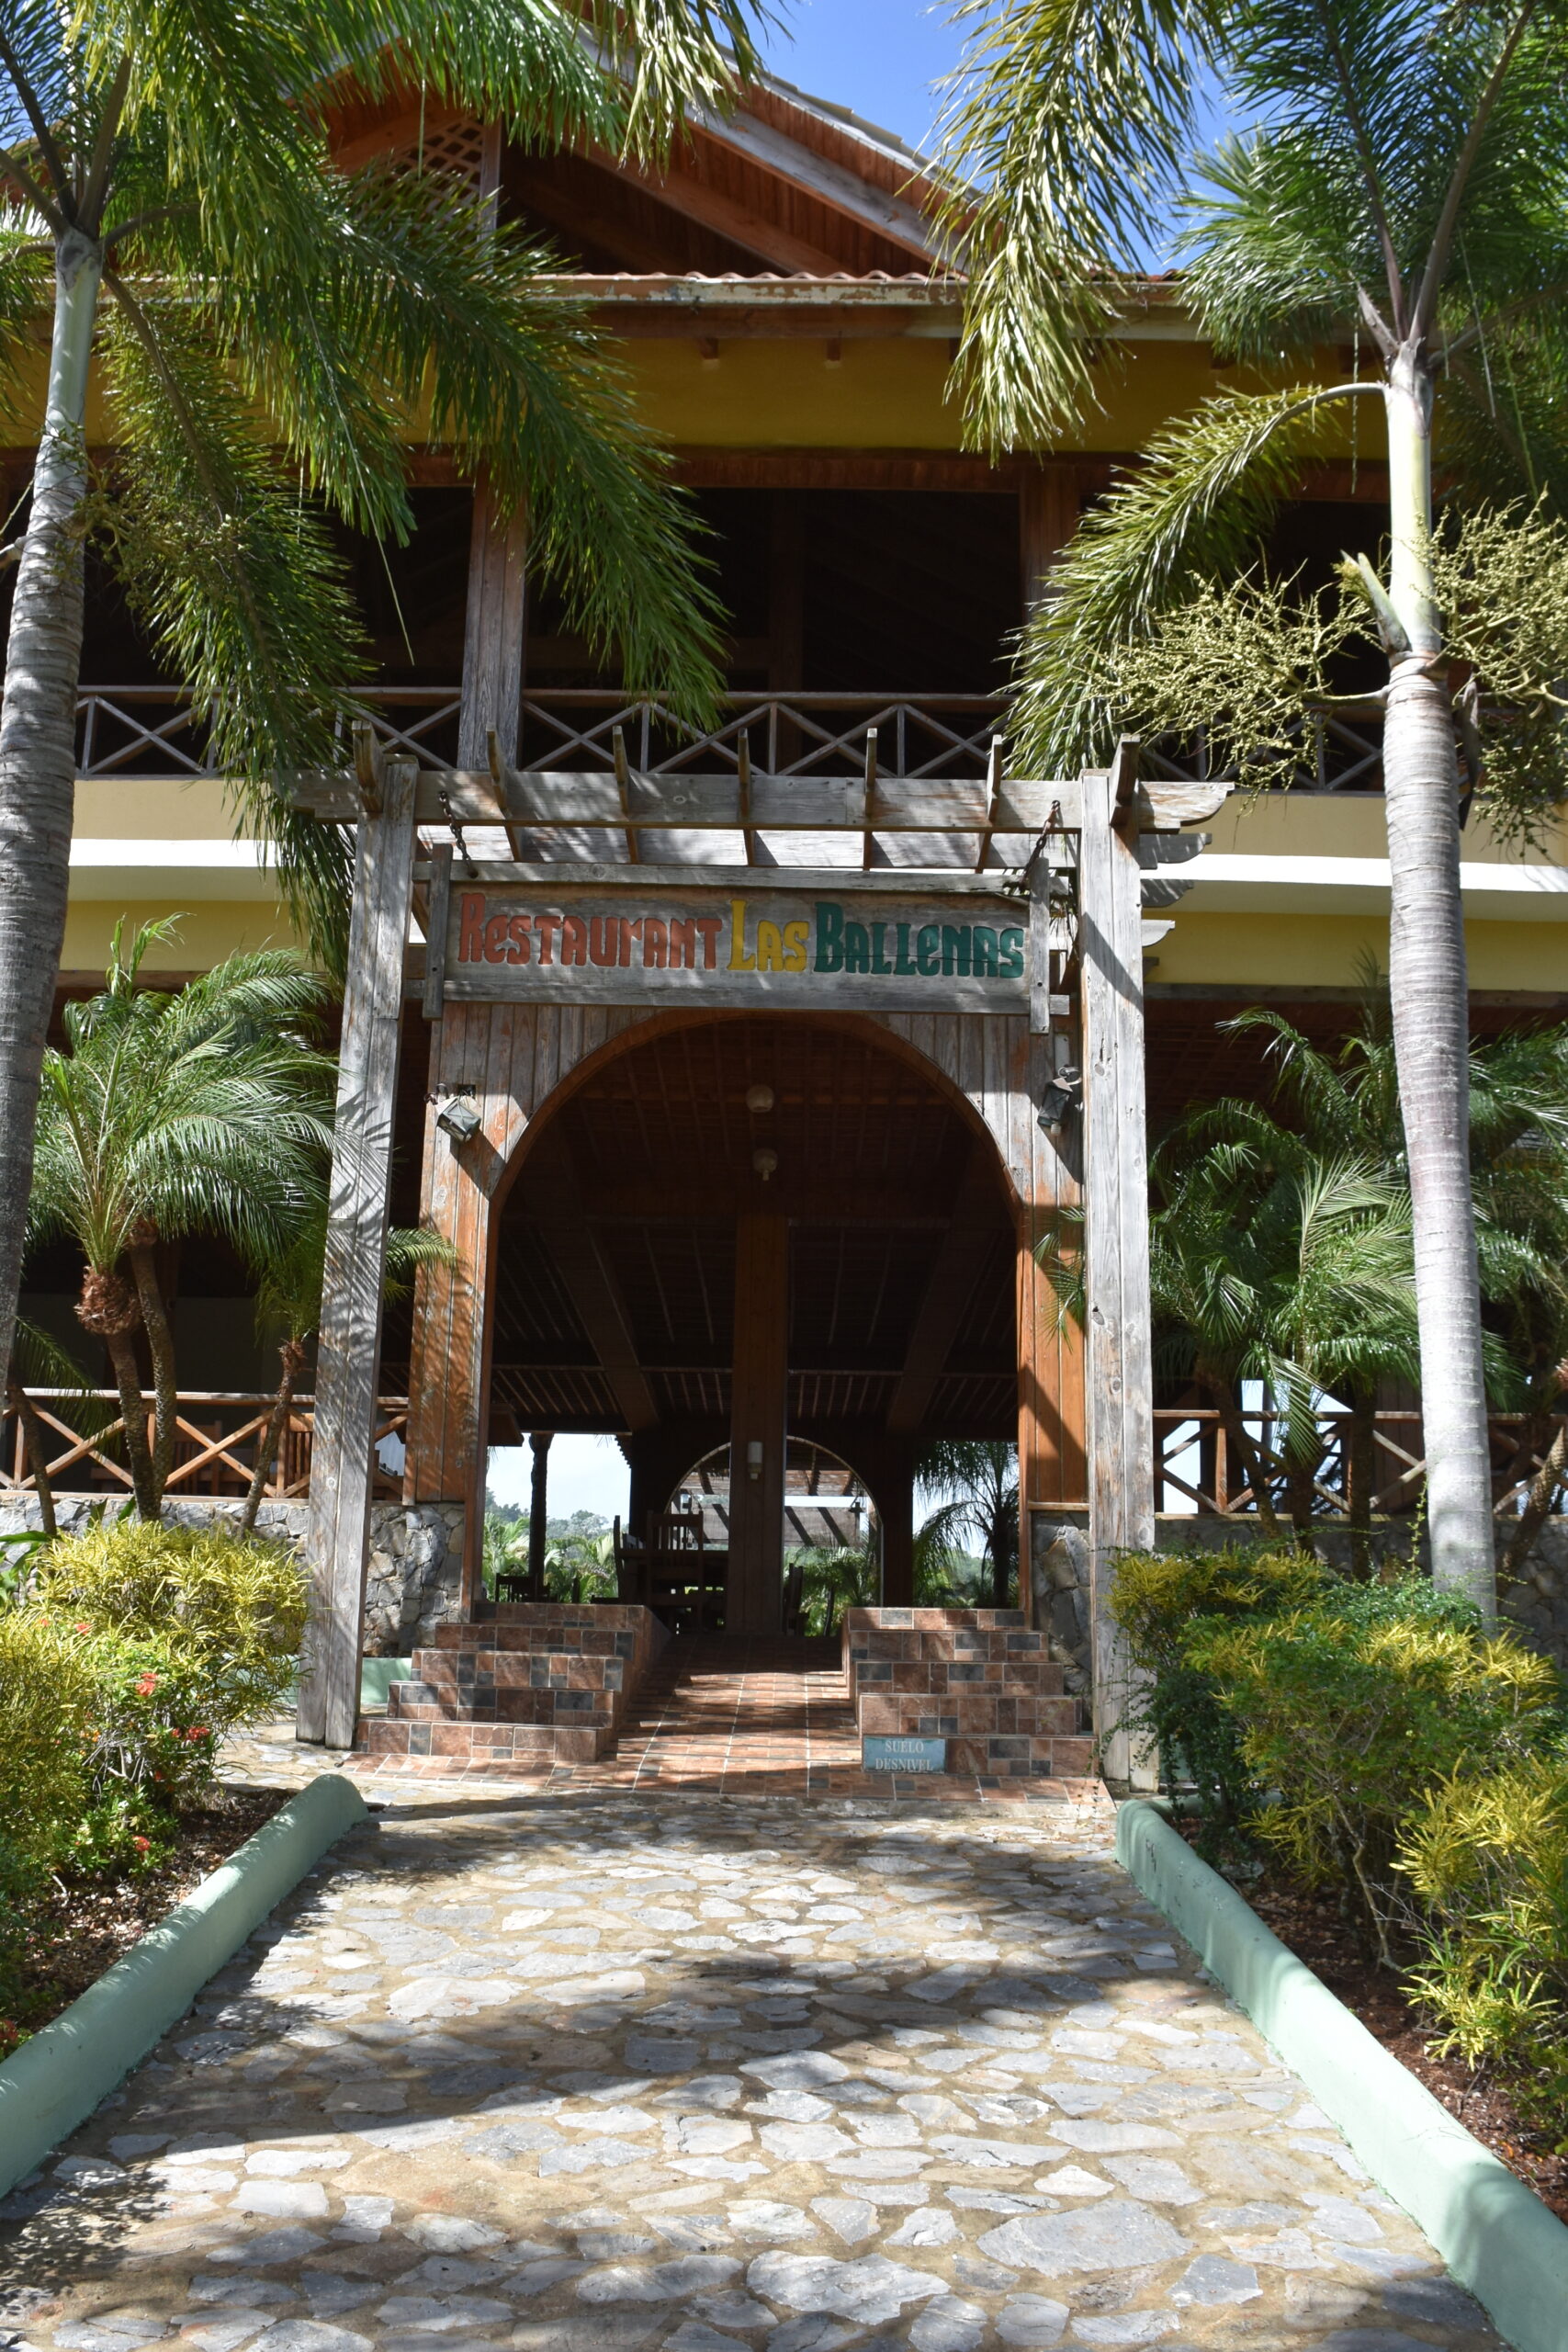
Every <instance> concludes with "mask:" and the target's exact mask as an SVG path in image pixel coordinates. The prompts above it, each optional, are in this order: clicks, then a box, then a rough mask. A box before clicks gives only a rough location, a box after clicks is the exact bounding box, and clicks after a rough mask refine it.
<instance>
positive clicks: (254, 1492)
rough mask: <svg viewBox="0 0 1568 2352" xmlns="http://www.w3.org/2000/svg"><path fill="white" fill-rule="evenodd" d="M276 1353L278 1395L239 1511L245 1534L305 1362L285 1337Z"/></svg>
mask: <svg viewBox="0 0 1568 2352" xmlns="http://www.w3.org/2000/svg"><path fill="white" fill-rule="evenodd" d="M277 1353H278V1358H279V1361H280V1363H281V1365H282V1374H281V1377H280V1378H279V1380H278V1384H277V1397H276V1402H275V1403H274V1405H273V1408H272V1412H271V1415H270V1417H269V1419H268V1420H267V1425H266V1427H265V1430H263V1431H262V1441H261V1444H260V1445H259V1446H258V1448H257V1449H256V1466H255V1469H254V1472H253V1473H252V1476H251V1484H250V1491H249V1492H248V1494H247V1495H246V1497H245V1507H244V1509H243V1511H242V1512H241V1513H240V1525H241V1526H242V1527H243V1529H244V1531H245V1532H246V1534H247V1535H248V1534H249V1533H250V1532H251V1530H252V1528H253V1527H254V1525H255V1523H256V1513H257V1511H258V1510H260V1509H261V1499H262V1497H263V1496H264V1495H265V1492H266V1482H267V1477H268V1476H269V1474H270V1472H271V1469H272V1465H273V1464H274V1462H276V1459H277V1449H278V1447H279V1446H280V1445H281V1444H282V1442H283V1432H284V1430H286V1429H287V1428H288V1415H289V1411H290V1408H292V1406H293V1403H294V1384H295V1382H296V1381H297V1380H298V1379H299V1374H300V1371H301V1368H302V1367H303V1365H304V1362H305V1351H304V1349H303V1348H302V1347H301V1345H300V1343H299V1340H285V1341H284V1342H283V1345H282V1346H281V1347H280V1348H279V1350H278V1351H277Z"/></svg>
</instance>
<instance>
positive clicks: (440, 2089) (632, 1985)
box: [0, 1782, 1498, 2352]
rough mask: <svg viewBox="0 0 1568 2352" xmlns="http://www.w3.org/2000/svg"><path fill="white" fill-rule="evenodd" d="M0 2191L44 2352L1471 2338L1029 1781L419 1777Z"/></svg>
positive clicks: (1190, 1968)
mask: <svg viewBox="0 0 1568 2352" xmlns="http://www.w3.org/2000/svg"><path fill="white" fill-rule="evenodd" d="M1075 1820H1077V1821H1079V1822H1080V1823H1081V1824H1082V1825H1083V1826H1080V1827H1079V1828H1078V1829H1077V1833H1076V1834H1075V1833H1074V1831H1073V1827H1072V1825H1073V1823H1074V1821H1075ZM0 2215H3V2216H4V2221H3V2228H0V2273H3V2275H4V2278H5V2279H6V2289H5V2290H4V2294H3V2295H0V2312H3V2313H4V2315H5V2318H6V2326H5V2327H0V2344H3V2343H4V2342H5V2339H6V2330H7V2328H8V2329H9V2330H11V2331H14V2334H13V2335H12V2342H13V2343H14V2344H18V2345H25V2346H37V2347H39V2352H141V2347H142V2346H150V2345H153V2344H156V2343H160V2342H164V2341H168V2342H169V2343H171V2344H175V2343H176V2342H180V2341H183V2342H185V2343H188V2344H189V2345H191V2346H193V2347H195V2352H372V2347H375V2352H437V2347H439V2346H443V2345H450V2346H452V2347H453V2352H492V2347H493V2352H502V2347H507V2352H638V2347H642V2346H648V2347H649V2352H656V2347H657V2348H658V2352H839V2347H840V2346H843V2347H852V2352H894V2347H902V2346H910V2347H913V2352H982V2347H990V2346H998V2347H1001V2346H1007V2347H1021V2346H1045V2347H1050V2346H1063V2347H1064V2352H1066V2347H1068V2346H1072V2347H1078V2346H1083V2347H1095V2346H1137V2345H1144V2344H1156V2343H1157V2344H1159V2345H1160V2346H1162V2347H1164V2352H1211V2347H1213V2352H1285V2347H1288V2346H1295V2347H1305V2352H1426V2348H1427V2347H1433V2346H1441V2347H1443V2352H1483V2347H1487V2346H1495V2345H1496V2343H1497V2340H1498V2339H1497V2338H1496V2337H1495V2335H1494V2334H1493V2332H1492V2331H1491V2330H1490V2328H1489V2327H1488V2326H1487V2325H1486V2324H1485V2322H1484V2320H1483V2317H1482V2314H1481V2313H1480V2312H1479V2311H1478V2310H1477V2309H1476V2308H1475V2306H1474V2305H1473V2304H1472V2303H1471V2302H1470V2301H1468V2299H1467V2298H1466V2297H1465V2296H1463V2295H1462V2294H1461V2293H1460V2292H1459V2290H1457V2289H1456V2288H1455V2287H1453V2286H1452V2284H1451V2283H1450V2282H1448V2281H1446V2280H1445V2279H1444V2278H1443V2276H1442V2273H1441V2267H1440V2265H1439V2264H1438V2262H1437V2260H1436V2259H1435V2257H1434V2256H1433V2255H1432V2252H1431V2250H1430V2248H1429V2247H1428V2246H1427V2245H1425V2243H1424V2242H1423V2240H1422V2239H1421V2237H1420V2235H1419V2233H1417V2232H1416V2230H1415V2228H1414V2227H1413V2226H1412V2225H1411V2223H1410V2222H1408V2221H1407V2220H1406V2219H1405V2218H1404V2215H1403V2214H1402V2213H1401V2212H1400V2211H1398V2209H1397V2208H1396V2207H1394V2206H1393V2204H1392V2203H1391V2202H1390V2201H1389V2200H1388V2199H1386V2198H1384V2197H1383V2196H1382V2195H1381V2194H1380V2193H1379V2192H1378V2191H1377V2190H1375V2189H1374V2188H1371V2186H1370V2185H1369V2183H1368V2181H1367V2178H1366V2176H1365V2174H1364V2173H1363V2171H1362V2169H1361V2167H1360V2166H1359V2164H1358V2163H1357V2162H1356V2160H1355V2159H1354V2158H1353V2157H1352V2156H1351V2155H1350V2154H1349V2153H1348V2150H1347V2149H1346V2147H1345V2146H1344V2144H1343V2143H1342V2142H1341V2141H1340V2139H1339V2138H1338V2136H1337V2133H1336V2132H1335V2131H1332V2130H1331V2129H1330V2128H1329V2127H1328V2126H1327V2125H1326V2123H1325V2120H1324V2119H1323V2117H1322V2116H1321V2115H1320V2114H1318V2113H1317V2112H1316V2111H1315V2110H1314V2109H1313V2107H1312V2106H1311V2105H1310V2103H1309V2102H1308V2101H1307V2099H1306V2098H1305V2097H1304V2094H1303V2089H1302V2086H1301V2085H1300V2084H1299V2083H1298V2082H1296V2081H1294V2080H1293V2079H1292V2077H1291V2076H1290V2075H1287V2074H1286V2073H1284V2072H1283V2071H1281V2069H1280V2068H1279V2067H1278V2066H1277V2065H1275V2064H1273V2063H1272V2061H1271V2060H1270V2058H1269V2052H1268V2051H1267V2049H1266V2048H1265V2047H1264V2045H1263V2044H1262V2042H1261V2041H1259V2039H1258V2036H1257V2035H1256V2034H1255V2033H1254V2032H1253V2031H1252V2030H1251V2029H1250V2028H1249V2027H1248V2026H1247V2023H1246V2021H1245V2020H1244V2019H1243V2018H1241V2017H1240V2016H1239V2015H1238V2013H1237V2012H1236V2011H1235V2010H1234V2009H1233V2008H1231V2007H1229V2006H1228V2005H1227V2004H1226V2003H1225V2002H1224V2000H1223V1999H1222V1998H1220V1997H1218V1996H1216V1994H1215V1993H1214V1991H1213V1988H1212V1987H1211V1986H1209V1985H1206V1984H1205V1983H1204V1982H1203V1981H1202V1980H1201V1976H1200V1975H1199V1973H1198V1972H1197V1970H1196V1967H1195V1965H1194V1963H1193V1962H1192V1961H1191V1958H1190V1955H1189V1954H1186V1953H1184V1952H1181V1951H1176V1950H1174V1949H1173V1947H1172V1943H1171V1941H1170V1939H1169V1936H1168V1931H1167V1928H1166V1927H1165V1923H1164V1922H1163V1921H1162V1920H1161V1919H1160V1918H1159V1917H1158V1916H1157V1915H1156V1914H1155V1913H1154V1912H1152V1911H1151V1910H1150V1909H1149V1908H1148V1907H1147V1906H1146V1905H1144V1904H1143V1903H1142V1901H1141V1900H1140V1899H1139V1898H1138V1896H1137V1895H1136V1894H1135V1892H1134V1890H1133V1889H1132V1887H1131V1886H1130V1884H1129V1883H1128V1882H1127V1881H1126V1879H1125V1878H1124V1877H1123V1876H1122V1873H1121V1872H1120V1871H1119V1870H1118V1869H1117V1867H1116V1865H1115V1863H1114V1862H1113V1860H1111V1857H1110V1853H1109V1849H1108V1843H1107V1838H1106V1831H1105V1826H1104V1822H1103V1818H1102V1817H1101V1818H1100V1820H1099V1821H1098V1822H1097V1821H1096V1819H1095V1817H1094V1816H1093V1815H1078V1814H1077V1812H1076V1811H1075V1810H1074V1809H1073V1808H1068V1807H1053V1806H1049V1805H1040V1806H1034V1805H1030V1806H1018V1807H1014V1806H1005V1807H1004V1806H993V1805H984V1806H980V1805H955V1804H952V1803H948V1804H940V1805H937V1804H933V1805H931V1806H929V1807H928V1809H927V1810H925V1811H924V1812H919V1811H916V1810H908V1809H899V1810H895V1811H891V1812H890V1811H888V1810H887V1809H886V1805H885V1804H884V1805H883V1806H881V1807H879V1808H875V1809H874V1808H871V1807H870V1806H867V1805H863V1804H860V1803H858V1802H856V1801H853V1800H851V1801H845V1800H832V1799H829V1800H826V1801H815V1802H814V1801H811V1800H808V1799H803V1798H794V1797H782V1796H773V1797H770V1798H769V1799H768V1800H767V1801H766V1802H761V1803H758V1802H752V1803H740V1802H733V1801H731V1802H722V1801H719V1800H717V1799H716V1798H713V1797H711V1796H707V1795H702V1794H697V1795H691V1794H686V1795H682V1794H680V1793H676V1792H663V1793H656V1794H654V1795H651V1796H644V1795H640V1794H638V1793H637V1792H636V1791H624V1792H618V1791H615V1790H613V1789H604V1790H599V1791H595V1792H589V1793H584V1794H577V1795H574V1794H573V1793H572V1792H570V1791H568V1792H565V1793H563V1794H561V1795H558V1796H536V1795H530V1794H527V1793H525V1792H519V1791H518V1790H517V1789H516V1788H515V1786H513V1788H512V1789H510V1790H509V1791H507V1792H504V1794H502V1795H501V1796H499V1797H497V1798H493V1799H484V1798H482V1797H479V1795H477V1794H476V1793H475V1791H474V1788H473V1785H472V1784H469V1785H468V1787H466V1788H464V1789H463V1790H462V1791H461V1792H459V1793H455V1794H454V1795H452V1796H450V1797H446V1796H443V1795H442V1794H440V1793H439V1792H437V1791H435V1790H434V1789H433V1788H431V1787H429V1786H428V1785H417V1784H412V1783H407V1782H405V1783H404V1784H403V1785H402V1787H401V1789H400V1791H399V1792H397V1797H396V1802H395V1803H394V1804H390V1805H389V1807H388V1809H387V1810H385V1811H383V1812H382V1813H380V1814H379V1815H378V1816H377V1817H376V1818H375V1819H374V1820H373V1821H372V1822H370V1823H369V1824H367V1825H366V1826H364V1827H363V1828H362V1829H360V1830H359V1831H357V1832H355V1834H354V1835H352V1836H351V1837H349V1838H345V1839H344V1841H343V1843H342V1844H341V1845H340V1846H339V1847H338V1848H336V1849H334V1850H333V1853H332V1854H331V1855H329V1856H328V1857H327V1859H326V1860H325V1861H324V1862H323V1863H322V1865H321V1867H320V1868H319V1869H318V1870H317V1871H315V1872H314V1873H313V1874H312V1875H311V1876H310V1878H309V1879H308V1880H307V1881H306V1882H305V1883H303V1885H302V1886H301V1887H300V1888H299V1891H298V1892H297V1894H296V1895H295V1896H294V1897H293V1898H292V1899H291V1900H290V1901H289V1902H288V1904H287V1905H284V1906H283V1907H282V1909H281V1910H280V1911H279V1912H278V1913H277V1914H276V1917H274V1919H273V1920H272V1921H270V1922H269V1923H268V1924H267V1925H266V1926H265V1928H262V1929H261V1930H260V1931H259V1933H258V1934H257V1935H256V1937H255V1938H254V1939H253V1941H252V1943H251V1945H250V1946H249V1947H248V1948H247V1949H246V1951H243V1953H242V1954H241V1955H240V1956H239V1957H238V1959H237V1960H236V1961H235V1962H233V1963H232V1964H231V1966H230V1967H229V1968H228V1969H226V1970H225V1971H224V1973H222V1975H221V1976H220V1977H219V1978H217V1979H216V1980H215V1981H214V1983H213V1984H212V1985H210V1986H209V1988H208V1991H207V1993H206V1994H205V1995H204V1996H203V1998H202V2000H201V2001H200V2002H199V2003H198V2005H197V2010H196V2012H195V2013H194V2014H193V2015H192V2016H191V2017H190V2018H186V2020H184V2021H183V2022H182V2024H181V2025H180V2026H179V2027H177V2028H176V2029H175V2032H174V2033H173V2034H172V2035H171V2036H170V2038H169V2040H168V2041H167V2042H166V2043H164V2045H163V2046H162V2047H161V2048H160V2049H159V2050H158V2051H157V2052H155V2053H154V2054H153V2056H152V2059H150V2060H149V2061H148V2062H147V2063H146V2064H143V2065H142V2066H141V2068H140V2069H139V2070H138V2071H137V2073H136V2074H135V2075H133V2076H132V2077H131V2078H130V2081H129V2082H128V2083H127V2084H126V2086H124V2087H123V2089H122V2091H121V2092H120V2093H119V2094H118V2095H117V2096H116V2098H114V2099H113V2100H112V2101H111V2102H110V2103H109V2104H108V2105H107V2107H106V2108H105V2109H102V2110H101V2111H100V2112H99V2114H98V2115H97V2116H96V2118H95V2119H94V2120H93V2121H92V2122H91V2123H90V2124H89V2125H88V2126H86V2127H85V2129H84V2130H83V2131H80V2132H79V2133H77V2135H76V2136H75V2138H74V2139H73V2141H72V2142H71V2143H70V2144H69V2145H68V2147H67V2148H66V2149H65V2150H64V2151H63V2152H62V2154H60V2155H59V2156H58V2158H55V2159H51V2162H50V2164H49V2165H48V2166H47V2167H46V2169H45V2173H44V2175H43V2176H42V2177H40V2178H39V2179H37V2180H36V2181H35V2182H34V2183H32V2184H31V2185H29V2186H28V2187H26V2188H23V2189H22V2190H20V2191H19V2192H17V2194H16V2195H14V2196H13V2197H12V2198H11V2199H9V2200H8V2202H7V2204H6V2206H5V2207H4V2208H3V2209H0Z"/></svg>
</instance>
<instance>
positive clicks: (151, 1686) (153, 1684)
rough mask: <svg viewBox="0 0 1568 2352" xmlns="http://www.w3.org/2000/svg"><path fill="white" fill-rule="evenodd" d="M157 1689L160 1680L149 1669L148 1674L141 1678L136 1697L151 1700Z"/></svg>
mask: <svg viewBox="0 0 1568 2352" xmlns="http://www.w3.org/2000/svg"><path fill="white" fill-rule="evenodd" d="M157 1688H158V1678H157V1676H156V1675H155V1674H154V1673H152V1670H151V1668H149V1670H148V1671H147V1673H145V1674H144V1675H143V1676H142V1677H141V1681H140V1682H139V1683H138V1684H137V1686H136V1695H137V1697H138V1698H139V1699H150V1698H151V1697H152V1693H153V1691H156V1689H157Z"/></svg>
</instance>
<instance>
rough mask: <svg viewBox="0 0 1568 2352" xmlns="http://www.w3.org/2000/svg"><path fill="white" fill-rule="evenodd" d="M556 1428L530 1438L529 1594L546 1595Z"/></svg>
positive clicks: (538, 1597) (532, 1597)
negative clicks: (551, 1459)
mask: <svg viewBox="0 0 1568 2352" xmlns="http://www.w3.org/2000/svg"><path fill="white" fill-rule="evenodd" d="M554 1435H555V1431H554V1430H532V1431H530V1433H529V1438H528V1444H529V1448H530V1450H531V1451H532V1453H533V1456H534V1472H533V1476H532V1477H531V1478H530V1480H529V1482H528V1598H529V1600H543V1599H544V1597H545V1547H546V1545H547V1543H548V1541H549V1516H548V1515H549V1508H550V1440H551V1439H552V1438H553V1437H554Z"/></svg>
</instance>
